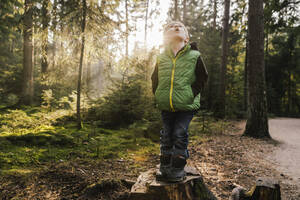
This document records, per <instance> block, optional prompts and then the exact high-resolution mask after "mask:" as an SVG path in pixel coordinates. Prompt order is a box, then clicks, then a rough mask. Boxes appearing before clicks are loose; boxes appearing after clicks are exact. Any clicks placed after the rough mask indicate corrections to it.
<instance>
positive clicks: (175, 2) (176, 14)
mask: <svg viewBox="0 0 300 200" xmlns="http://www.w3.org/2000/svg"><path fill="white" fill-rule="evenodd" d="M174 20H175V21H178V20H179V14H178V0H174Z"/></svg>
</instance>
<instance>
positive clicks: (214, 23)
mask: <svg viewBox="0 0 300 200" xmlns="http://www.w3.org/2000/svg"><path fill="white" fill-rule="evenodd" d="M213 17H214V21H213V29H214V30H216V27H217V22H216V21H217V0H214V15H213Z"/></svg>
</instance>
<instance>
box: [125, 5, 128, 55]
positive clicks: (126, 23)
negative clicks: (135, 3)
mask: <svg viewBox="0 0 300 200" xmlns="http://www.w3.org/2000/svg"><path fill="white" fill-rule="evenodd" d="M125 25H126V30H125V34H126V47H125V48H126V49H125V50H126V52H125V56H126V58H127V57H128V37H129V28H128V0H125Z"/></svg>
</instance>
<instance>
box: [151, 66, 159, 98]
mask: <svg viewBox="0 0 300 200" xmlns="http://www.w3.org/2000/svg"><path fill="white" fill-rule="evenodd" d="M151 80H152V92H153V94H155V91H156V89H157V86H158V63H157V62H156V64H155V68H154V71H153V73H152V76H151Z"/></svg>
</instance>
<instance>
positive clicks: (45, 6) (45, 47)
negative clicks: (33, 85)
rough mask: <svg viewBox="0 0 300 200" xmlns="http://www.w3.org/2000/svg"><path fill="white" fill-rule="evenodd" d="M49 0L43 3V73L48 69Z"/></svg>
mask: <svg viewBox="0 0 300 200" xmlns="http://www.w3.org/2000/svg"><path fill="white" fill-rule="evenodd" d="M49 2H50V1H49V0H44V1H43V4H42V63H41V66H42V73H45V72H47V69H48V25H49V9H48V6H49Z"/></svg>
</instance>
